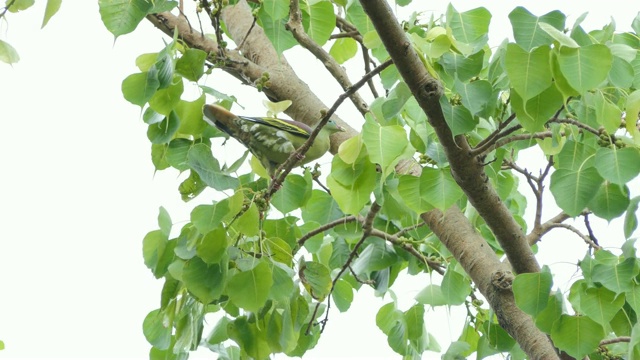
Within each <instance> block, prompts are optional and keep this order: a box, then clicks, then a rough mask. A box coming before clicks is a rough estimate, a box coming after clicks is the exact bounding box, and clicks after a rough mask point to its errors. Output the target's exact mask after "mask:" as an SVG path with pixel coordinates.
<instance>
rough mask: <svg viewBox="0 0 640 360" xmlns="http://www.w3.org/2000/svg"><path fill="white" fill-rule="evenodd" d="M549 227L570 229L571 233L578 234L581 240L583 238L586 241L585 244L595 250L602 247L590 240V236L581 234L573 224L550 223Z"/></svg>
mask: <svg viewBox="0 0 640 360" xmlns="http://www.w3.org/2000/svg"><path fill="white" fill-rule="evenodd" d="M551 228H562V229H567V230H569V231H572V232H573V233H575V234H576V235H578V236H579V237H580V238H582V240H584V242H585V243H587V245H589V246H591V247H592V248H594V249H596V250H600V249H602V247H601V246H600V245H598V244H596V243H594V242H593V240H591V238H590V237H588V236H587V235H585V234H583V233H582V232H581V231H580V230H578V229H577V228H576V227H574V226H573V225H569V224H564V223H560V224H552V225H551Z"/></svg>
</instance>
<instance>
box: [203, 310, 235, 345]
mask: <svg viewBox="0 0 640 360" xmlns="http://www.w3.org/2000/svg"><path fill="white" fill-rule="evenodd" d="M230 322H231V320H229V318H228V317H226V316H223V317H222V318H221V319H220V320H218V322H217V323H216V326H214V327H213V329H212V330H211V332H210V333H209V335H208V336H207V337H206V338H205V339H204V341H205V342H206V343H207V344H210V345H214V344H219V343H221V342H223V341H225V340H227V339H229V334H228V333H227V325H228V324H229V323H230Z"/></svg>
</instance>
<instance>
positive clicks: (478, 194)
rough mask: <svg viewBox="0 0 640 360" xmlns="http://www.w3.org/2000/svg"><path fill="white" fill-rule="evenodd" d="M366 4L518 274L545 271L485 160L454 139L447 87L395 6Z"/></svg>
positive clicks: (379, 1) (379, 0) (369, 0)
mask: <svg viewBox="0 0 640 360" xmlns="http://www.w3.org/2000/svg"><path fill="white" fill-rule="evenodd" d="M360 2H361V3H362V6H363V8H364V10H365V12H366V13H367V14H368V15H369V18H370V19H371V22H372V23H373V25H374V27H375V28H376V31H377V32H378V35H379V36H380V39H381V40H382V42H383V44H384V46H385V48H386V49H387V51H388V52H389V55H390V56H391V58H392V59H393V62H394V64H395V65H396V67H397V69H398V71H399V72H400V75H402V78H403V79H404V81H405V83H406V84H407V85H408V86H409V89H411V92H412V93H413V95H414V97H415V98H416V100H417V102H418V104H419V105H420V107H421V108H422V109H423V111H424V112H425V113H426V114H427V116H428V119H429V123H430V124H431V126H432V127H433V128H434V130H435V132H436V134H437V136H438V139H439V140H440V143H441V144H442V146H443V148H444V150H445V153H446V155H447V159H448V160H449V163H450V164H451V172H452V174H453V177H454V179H455V180H456V182H457V183H458V185H459V186H460V188H461V189H462V190H463V191H464V192H465V194H466V195H467V197H468V199H469V201H470V202H471V204H472V205H473V206H474V207H475V208H476V210H477V211H478V213H479V214H480V216H482V218H483V219H484V220H485V222H486V223H487V225H488V226H489V228H490V229H491V231H492V232H493V233H494V235H495V236H496V239H497V240H498V242H499V243H500V246H502V248H503V249H504V251H505V253H506V255H507V258H508V259H509V261H510V263H511V264H512V266H513V268H514V270H515V271H516V272H517V273H526V272H536V271H540V266H539V265H538V262H537V261H536V259H535V257H534V255H533V252H532V251H531V249H530V248H529V244H527V241H526V238H525V234H524V232H523V231H522V228H521V227H520V225H518V223H517V222H516V221H515V219H514V217H513V216H512V215H511V212H510V211H509V209H508V208H507V207H506V206H505V204H504V203H503V202H502V201H501V200H500V197H499V196H498V194H497V193H496V191H495V189H494V188H493V187H492V186H491V185H490V184H489V183H488V177H487V175H486V173H485V172H484V168H483V166H484V164H483V162H482V161H481V159H479V158H477V157H475V156H472V155H470V152H471V147H470V146H469V144H468V143H467V140H466V138H465V137H464V136H463V135H457V136H455V137H454V136H453V134H452V133H451V129H450V128H449V126H448V125H447V123H446V121H445V119H444V114H443V113H442V108H441V107H440V103H439V102H440V97H441V96H442V88H441V85H440V83H439V82H438V81H437V80H436V79H434V78H433V77H432V76H431V75H429V73H428V72H427V70H426V68H425V67H424V64H423V63H422V61H421V60H420V58H419V57H418V55H417V54H416V52H415V50H414V49H413V46H411V44H410V43H409V41H408V40H407V38H406V35H405V33H404V30H403V29H402V27H401V26H400V24H399V23H398V21H397V20H396V18H395V16H394V15H393V12H392V10H391V8H390V7H389V4H388V3H387V2H386V1H384V0H361V1H360Z"/></svg>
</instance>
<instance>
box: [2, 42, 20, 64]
mask: <svg viewBox="0 0 640 360" xmlns="http://www.w3.org/2000/svg"><path fill="white" fill-rule="evenodd" d="M0 61H2V62H4V63H7V64H15V63H17V62H18V61H20V56H19V55H18V52H17V51H16V49H14V48H13V46H11V45H9V43H7V42H5V41H2V40H0Z"/></svg>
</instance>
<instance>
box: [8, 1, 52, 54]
mask: <svg viewBox="0 0 640 360" xmlns="http://www.w3.org/2000/svg"><path fill="white" fill-rule="evenodd" d="M34 3H35V0H5V5H4V7H2V8H0V20H2V19H5V20H6V17H5V16H6V14H7V12H10V13H17V12H19V11H23V10H26V9H28V8H30V7H31V6H32V5H33V4H34ZM61 4H62V0H47V7H46V8H45V11H44V18H43V19H42V27H43V28H44V27H45V26H46V25H47V23H48V22H49V20H50V19H51V17H52V16H53V15H55V14H56V13H57V12H58V10H59V9H60V5H61ZM0 61H2V62H5V63H7V64H14V63H17V62H18V61H20V56H19V55H18V52H17V51H16V49H15V48H14V47H13V46H11V45H10V44H9V43H8V42H6V41H3V40H1V39H0Z"/></svg>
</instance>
